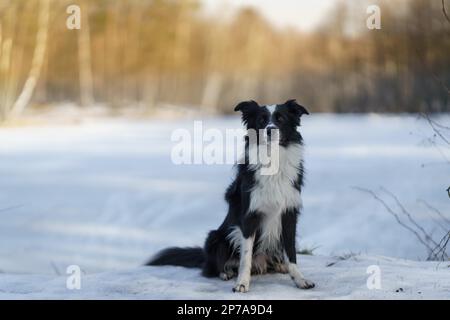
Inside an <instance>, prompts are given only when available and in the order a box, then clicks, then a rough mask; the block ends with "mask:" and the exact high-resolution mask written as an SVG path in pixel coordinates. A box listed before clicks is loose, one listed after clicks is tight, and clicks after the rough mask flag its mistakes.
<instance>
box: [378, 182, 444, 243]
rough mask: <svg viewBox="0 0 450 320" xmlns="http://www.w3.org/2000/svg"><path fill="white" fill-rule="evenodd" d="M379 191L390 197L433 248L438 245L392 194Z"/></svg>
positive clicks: (383, 189)
mask: <svg viewBox="0 0 450 320" xmlns="http://www.w3.org/2000/svg"><path fill="white" fill-rule="evenodd" d="M381 190H382V191H383V192H385V193H386V194H388V195H389V196H391V198H392V199H394V201H395V203H397V206H398V207H399V208H400V210H402V213H403V214H404V215H405V216H406V217H407V218H408V220H409V222H411V223H412V224H413V225H414V226H415V227H416V228H417V229H419V230H420V231H421V232H422V233H423V236H424V237H425V239H426V240H428V241H430V242H432V243H433V244H434V245H435V246H437V245H438V243H437V242H435V241H434V240H433V238H432V237H431V236H430V235H429V234H428V233H427V232H426V231H425V229H424V228H423V227H422V226H421V225H419V224H418V223H417V222H416V221H415V220H414V219H413V218H412V216H411V214H410V213H409V212H408V211H407V210H406V209H405V207H404V206H403V205H402V204H401V202H400V201H399V200H398V198H397V197H396V196H395V195H394V194H393V193H392V192H390V191H389V190H387V189H386V188H383V187H382V188H381Z"/></svg>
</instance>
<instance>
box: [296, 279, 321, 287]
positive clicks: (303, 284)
mask: <svg viewBox="0 0 450 320" xmlns="http://www.w3.org/2000/svg"><path fill="white" fill-rule="evenodd" d="M295 284H296V285H297V287H299V288H300V289H312V288H314V287H315V286H316V285H315V283H314V282H312V281H309V280H306V279H298V280H296V281H295Z"/></svg>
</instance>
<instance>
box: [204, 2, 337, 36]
mask: <svg viewBox="0 0 450 320" xmlns="http://www.w3.org/2000/svg"><path fill="white" fill-rule="evenodd" d="M203 2H204V5H205V9H206V10H207V12H215V13H217V12H218V11H219V12H220V11H222V10H225V9H227V10H226V11H233V9H235V8H239V7H242V6H253V7H256V8H258V9H259V11H260V12H262V13H263V15H264V16H265V17H266V18H267V19H268V20H269V21H270V22H272V24H274V25H275V26H278V27H282V28H283V27H294V28H296V29H298V30H302V31H310V30H312V29H314V28H315V27H316V26H317V25H318V24H319V23H320V22H321V20H322V19H324V17H325V14H326V13H327V12H328V11H329V9H330V8H332V7H333V5H334V4H335V3H336V2H337V0H203Z"/></svg>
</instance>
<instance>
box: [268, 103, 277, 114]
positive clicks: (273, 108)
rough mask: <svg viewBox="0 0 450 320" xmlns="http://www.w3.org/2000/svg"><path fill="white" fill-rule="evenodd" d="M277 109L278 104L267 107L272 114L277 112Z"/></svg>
mask: <svg viewBox="0 0 450 320" xmlns="http://www.w3.org/2000/svg"><path fill="white" fill-rule="evenodd" d="M276 107H277V105H276V104H272V105H269V106H266V108H267V110H269V112H270V114H272V113H274V112H275V108H276Z"/></svg>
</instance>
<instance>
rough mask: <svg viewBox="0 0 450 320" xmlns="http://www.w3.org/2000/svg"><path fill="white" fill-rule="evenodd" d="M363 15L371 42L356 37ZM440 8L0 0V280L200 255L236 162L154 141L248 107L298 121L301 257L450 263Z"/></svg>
mask: <svg viewBox="0 0 450 320" xmlns="http://www.w3.org/2000/svg"><path fill="white" fill-rule="evenodd" d="M72 5H78V6H79V8H80V9H81V12H80V13H81V15H80V21H81V28H80V29H70V28H68V27H67V24H68V23H69V26H70V25H71V23H72V24H73V22H74V20H73V16H74V14H75V11H73V6H72ZM369 5H378V6H379V8H380V10H381V29H375V30H369V29H368V28H367V26H366V20H367V19H368V17H369V16H371V14H372V13H367V8H368V6H369ZM449 12H450V0H449V1H441V0H389V1H388V0H372V1H365V0H362V1H361V0H315V1H309V0H308V1H306V0H304V1H303V0H279V1H269V0H246V1H244V0H229V1H225V0H128V1H125V0H124V1H112V0H77V1H72V0H70V1H69V0H67V1H66V0H0V272H32V273H56V274H64V273H65V268H66V267H67V266H68V265H71V264H78V265H80V266H81V268H82V269H83V270H84V271H85V272H96V271H103V270H107V269H111V268H129V267H135V266H138V265H140V264H142V263H143V262H144V261H145V260H146V259H148V258H149V257H150V256H151V255H152V254H153V253H155V252H156V251H157V250H159V249H162V248H164V247H167V246H171V245H179V246H189V245H201V244H202V243H203V241H204V239H205V236H206V234H207V232H208V230H210V229H213V228H217V226H219V224H220V223H221V222H222V219H223V217H224V215H225V213H226V210H227V208H226V204H225V201H224V200H223V193H224V190H225V189H226V187H227V186H228V185H229V183H230V182H231V179H232V176H233V169H232V166H231V165H205V164H204V165H195V166H194V165H190V166H189V165H175V164H174V163H173V162H172V159H171V152H172V148H173V146H174V142H173V141H172V140H171V135H172V133H173V132H174V130H177V129H180V128H181V129H186V130H188V132H190V133H192V131H193V120H194V119H195V120H202V121H203V127H204V129H205V130H206V129H208V128H212V129H219V130H220V132H222V133H225V131H226V129H229V128H240V127H241V124H240V119H239V117H238V115H237V114H233V115H231V112H232V110H233V108H234V106H235V105H236V104H237V103H238V102H240V101H242V100H249V99H254V100H256V101H258V102H259V103H260V104H275V103H282V102H284V101H286V100H287V99H292V98H296V99H297V100H298V101H299V102H300V103H301V104H303V105H305V106H306V107H307V108H308V110H309V111H310V113H311V115H309V116H305V117H304V118H303V120H302V127H301V128H300V130H301V132H302V135H303V137H304V139H305V143H306V148H305V166H306V187H305V189H304V190H303V203H304V210H303V214H302V217H301V221H300V229H299V234H298V241H299V248H300V249H301V250H302V252H303V253H307V254H323V255H327V256H330V257H332V256H338V257H344V258H346V259H348V258H351V257H353V256H354V255H357V254H365V253H367V254H378V255H387V256H393V257H400V258H408V259H419V260H424V259H430V260H448V255H449V254H450V253H449V252H448V250H449V249H450V248H447V249H446V248H445V247H444V244H445V245H446V244H448V242H449V239H450V198H449V194H448V193H447V191H446V189H447V188H448V187H449V186H450V125H449V124H450V115H449V111H450V102H449V93H450V91H449V88H450V37H449V35H450V19H449V18H448V13H449ZM202 147H203V146H198V145H197V146H194V149H195V150H197V151H199V152H202ZM226 148H227V150H225V151H226V152H228V151H230V150H229V149H230V148H233V146H226ZM330 259H331V258H330Z"/></svg>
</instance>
